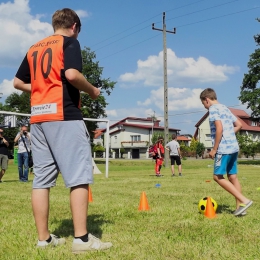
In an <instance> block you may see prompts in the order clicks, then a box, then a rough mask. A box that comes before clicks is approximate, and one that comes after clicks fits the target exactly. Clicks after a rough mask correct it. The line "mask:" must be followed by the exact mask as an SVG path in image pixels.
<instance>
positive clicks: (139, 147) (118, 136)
mask: <svg viewBox="0 0 260 260" xmlns="http://www.w3.org/2000/svg"><path fill="white" fill-rule="evenodd" d="M153 120H154V119H153V118H151V117H148V118H137V117H126V118H124V119H122V120H120V121H118V122H117V123H115V124H113V125H111V126H110V127H109V147H110V149H112V150H113V151H114V152H115V153H116V157H119V153H120V149H121V148H124V150H125V157H126V158H133V159H138V158H147V154H148V153H147V149H148V147H149V144H150V143H151V138H152V135H153V132H161V133H162V136H164V127H163V126H160V125H159V123H160V120H155V121H153ZM102 132H103V133H105V132H106V129H103V130H102ZM179 132H180V129H175V128H169V137H170V136H171V135H172V134H173V133H175V134H178V133H179ZM104 139H106V135H104ZM105 143H106V140H105Z"/></svg>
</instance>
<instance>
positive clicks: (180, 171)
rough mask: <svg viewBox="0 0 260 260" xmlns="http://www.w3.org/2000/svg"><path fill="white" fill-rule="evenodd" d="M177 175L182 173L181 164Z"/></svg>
mask: <svg viewBox="0 0 260 260" xmlns="http://www.w3.org/2000/svg"><path fill="white" fill-rule="evenodd" d="M178 170H179V173H182V167H181V164H180V165H179V166H178Z"/></svg>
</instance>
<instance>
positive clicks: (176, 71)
mask: <svg viewBox="0 0 260 260" xmlns="http://www.w3.org/2000/svg"><path fill="white" fill-rule="evenodd" d="M238 69H239V68H238V67H233V66H227V65H225V64H224V65H214V64H213V63H212V62H211V61H209V60H208V59H207V58H205V57H199V58H198V59H197V60H195V59H194V58H179V57H177V56H176V55H175V53H174V51H172V50H171V49H168V50H167V77H168V78H167V80H168V86H171V84H172V85H173V84H174V85H175V86H176V85H177V86H178V87H180V86H187V85H189V86H192V85H193V86H196V85H198V84H203V83H218V82H224V81H227V80H228V76H227V75H228V74H233V73H235V72H236V71H238ZM118 81H119V83H120V84H123V85H124V87H125V86H126V85H131V86H140V84H143V85H145V86H151V87H154V86H157V87H158V86H160V85H162V82H163V52H160V53H159V55H158V56H156V55H152V56H149V57H148V58H147V60H145V61H142V60H138V61H137V70H136V71H135V72H134V73H131V72H127V73H125V74H122V75H121V76H120V77H119V80H118Z"/></svg>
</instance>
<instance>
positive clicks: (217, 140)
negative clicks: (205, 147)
mask: <svg viewBox="0 0 260 260" xmlns="http://www.w3.org/2000/svg"><path fill="white" fill-rule="evenodd" d="M214 123H215V126H216V135H215V142H214V147H213V148H212V150H211V151H210V153H209V157H210V158H212V159H214V158H215V155H216V153H217V150H218V146H219V143H220V141H221V138H222V134H223V127H222V123H221V120H216V121H215V122H214Z"/></svg>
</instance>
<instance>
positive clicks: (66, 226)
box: [53, 215, 112, 238]
mask: <svg viewBox="0 0 260 260" xmlns="http://www.w3.org/2000/svg"><path fill="white" fill-rule="evenodd" d="M54 221H55V222H56V221H57V222H60V221H59V220H54ZM105 223H112V222H111V221H108V220H106V219H104V215H89V216H88V225H87V226H88V233H91V234H93V235H95V236H97V237H98V238H102V229H101V226H102V225H104V224H105ZM53 232H54V234H57V235H58V236H61V237H68V236H74V228H73V222H72V219H63V220H62V221H61V222H60V225H59V227H58V228H56V229H55V230H54V231H53Z"/></svg>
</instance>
